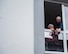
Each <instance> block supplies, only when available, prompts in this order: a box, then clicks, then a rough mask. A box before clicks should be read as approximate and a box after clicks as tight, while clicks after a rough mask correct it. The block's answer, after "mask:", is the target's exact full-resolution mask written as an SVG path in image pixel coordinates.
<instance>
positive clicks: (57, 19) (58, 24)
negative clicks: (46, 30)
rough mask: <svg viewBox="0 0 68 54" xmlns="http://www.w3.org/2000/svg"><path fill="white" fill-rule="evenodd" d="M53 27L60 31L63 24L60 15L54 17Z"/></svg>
mask: <svg viewBox="0 0 68 54" xmlns="http://www.w3.org/2000/svg"><path fill="white" fill-rule="evenodd" d="M55 28H56V29H57V30H58V31H59V32H60V31H61V30H63V24H62V22H61V17H60V16H57V17H56V25H55Z"/></svg>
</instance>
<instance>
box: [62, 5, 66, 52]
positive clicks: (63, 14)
mask: <svg viewBox="0 0 68 54" xmlns="http://www.w3.org/2000/svg"><path fill="white" fill-rule="evenodd" d="M62 19H63V28H64V34H63V36H64V42H63V43H64V52H65V53H66V52H67V42H66V24H65V12H64V5H63V4H62Z"/></svg>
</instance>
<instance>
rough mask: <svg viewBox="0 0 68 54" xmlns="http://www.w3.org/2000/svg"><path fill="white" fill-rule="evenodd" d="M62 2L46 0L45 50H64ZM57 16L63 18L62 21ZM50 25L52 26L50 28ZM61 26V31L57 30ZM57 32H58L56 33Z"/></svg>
mask: <svg viewBox="0 0 68 54" xmlns="http://www.w3.org/2000/svg"><path fill="white" fill-rule="evenodd" d="M62 15H63V14H62V4H58V3H52V2H47V1H44V26H45V27H44V35H45V51H54V52H64V44H63V42H64V33H63V32H64V25H63V16H62ZM57 18H61V19H60V20H61V21H60V20H58V21H60V23H58V22H57ZM49 26H52V27H51V28H52V29H50V27H49ZM57 28H60V29H61V30H60V32H57ZM56 33H57V34H56Z"/></svg>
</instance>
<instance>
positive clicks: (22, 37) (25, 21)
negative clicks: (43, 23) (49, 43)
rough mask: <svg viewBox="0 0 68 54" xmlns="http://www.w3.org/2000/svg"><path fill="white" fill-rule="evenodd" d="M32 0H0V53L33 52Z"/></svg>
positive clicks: (25, 53) (22, 53) (18, 53)
mask: <svg viewBox="0 0 68 54" xmlns="http://www.w3.org/2000/svg"><path fill="white" fill-rule="evenodd" d="M33 21H34V17H33V0H0V54H34V28H33V27H34V26H33V25H34V23H33Z"/></svg>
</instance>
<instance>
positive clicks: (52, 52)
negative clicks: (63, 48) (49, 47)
mask: <svg viewBox="0 0 68 54" xmlns="http://www.w3.org/2000/svg"><path fill="white" fill-rule="evenodd" d="M46 53H58V54H59V53H61V54H63V53H64V52H57V51H45V54H46Z"/></svg>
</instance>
